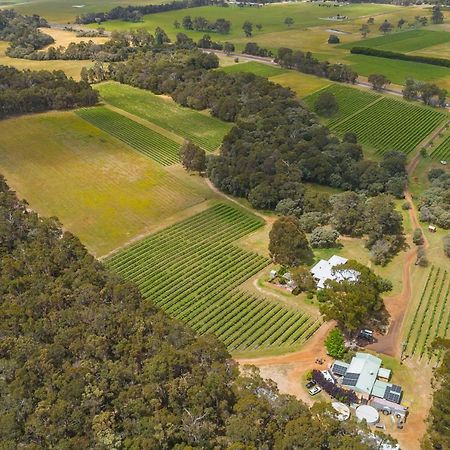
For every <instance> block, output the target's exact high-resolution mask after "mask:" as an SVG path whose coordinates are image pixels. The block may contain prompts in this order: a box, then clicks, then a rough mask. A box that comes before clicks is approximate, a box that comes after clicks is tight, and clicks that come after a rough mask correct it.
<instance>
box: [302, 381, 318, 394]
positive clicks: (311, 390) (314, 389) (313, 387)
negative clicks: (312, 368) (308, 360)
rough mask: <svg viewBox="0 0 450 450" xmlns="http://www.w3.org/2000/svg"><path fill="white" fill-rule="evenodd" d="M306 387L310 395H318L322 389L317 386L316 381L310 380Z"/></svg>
mask: <svg viewBox="0 0 450 450" xmlns="http://www.w3.org/2000/svg"><path fill="white" fill-rule="evenodd" d="M306 389H308V392H309V394H310V395H316V394H318V393H319V392H320V391H321V390H322V388H321V387H320V386H317V383H316V382H315V381H309V382H308V383H306Z"/></svg>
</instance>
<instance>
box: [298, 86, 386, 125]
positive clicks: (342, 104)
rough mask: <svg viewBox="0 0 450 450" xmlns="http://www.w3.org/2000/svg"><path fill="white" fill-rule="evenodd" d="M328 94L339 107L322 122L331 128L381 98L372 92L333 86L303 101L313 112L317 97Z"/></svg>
mask: <svg viewBox="0 0 450 450" xmlns="http://www.w3.org/2000/svg"><path fill="white" fill-rule="evenodd" d="M324 92H328V93H330V94H333V95H334V97H335V98H336V101H337V103H338V105H339V111H338V112H337V113H336V114H335V115H333V116H332V117H330V118H327V119H324V122H325V123H326V124H327V125H329V126H330V127H332V126H333V125H336V124H337V123H339V122H341V121H342V120H344V119H346V118H347V117H349V116H351V115H352V114H355V113H357V112H358V111H360V110H361V109H363V108H366V107H367V106H369V105H370V104H371V103H373V102H375V101H376V100H378V99H380V98H381V95H379V94H376V93H375V92H372V91H367V90H365V91H362V90H359V89H354V88H351V87H347V86H343V85H338V84H333V85H331V86H329V87H327V88H325V89H322V90H320V91H318V92H315V93H314V94H312V95H310V96H308V97H306V98H305V99H304V101H305V103H306V105H307V106H308V107H309V109H310V110H311V111H314V104H315V102H316V101H317V99H318V97H319V96H320V95H321V94H322V93H324Z"/></svg>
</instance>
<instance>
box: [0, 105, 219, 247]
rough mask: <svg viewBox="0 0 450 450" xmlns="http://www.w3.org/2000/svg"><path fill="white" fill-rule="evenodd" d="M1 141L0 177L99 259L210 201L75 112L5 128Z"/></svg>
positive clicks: (197, 187) (195, 184) (196, 184)
mask: <svg viewBox="0 0 450 450" xmlns="http://www.w3.org/2000/svg"><path fill="white" fill-rule="evenodd" d="M0 135H1V136H2V137H1V139H0V173H2V174H3V175H4V176H5V177H6V179H7V181H8V183H9V184H10V185H11V187H12V188H13V189H15V190H16V191H17V192H18V194H19V197H20V198H26V199H27V200H28V202H29V203H30V205H31V207H32V208H33V209H35V210H36V211H37V212H39V213H40V214H42V215H44V216H57V217H58V218H59V219H60V220H61V222H62V224H63V226H64V228H65V229H68V230H70V231H71V232H73V233H74V234H76V235H77V236H78V237H79V238H80V239H81V241H82V242H83V243H84V244H85V245H86V246H87V247H88V248H89V250H90V251H91V252H93V253H94V254H95V255H96V256H102V255H105V254H106V253H108V252H110V251H111V250H113V249H115V248H117V247H119V246H121V245H123V244H125V243H126V242H127V241H129V240H130V239H131V238H133V237H135V236H136V235H138V234H141V233H144V232H149V231H150V230H154V229H155V227H157V226H159V225H160V224H161V222H164V221H165V220H166V219H167V218H170V217H171V216H173V215H174V214H179V212H180V211H183V210H185V209H186V208H190V207H193V206H194V205H198V204H200V203H201V202H203V201H204V200H205V198H209V197H211V193H210V191H209V189H207V188H206V187H204V186H203V184H202V183H200V181H197V180H196V179H194V178H193V177H189V176H186V175H184V174H181V175H180V176H178V175H177V174H176V173H174V174H172V173H169V172H167V171H166V170H165V169H163V168H162V167H161V166H160V165H159V164H156V163H154V162H153V161H152V160H151V159H149V158H147V157H145V156H143V155H141V154H140V153H138V152H136V151H134V150H132V149H131V148H129V147H128V146H126V145H124V144H122V143H121V142H119V141H117V140H116V139H115V138H113V137H111V136H110V135H108V134H107V133H105V132H103V131H101V130H100V129H98V128H96V127H94V126H92V125H91V124H89V123H88V122H86V121H84V120H82V119H81V118H79V117H78V116H77V115H76V114H74V113H72V112H52V113H47V114H38V115H29V116H24V117H21V118H16V119H9V120H3V121H1V122H0ZM171 172H172V171H171Z"/></svg>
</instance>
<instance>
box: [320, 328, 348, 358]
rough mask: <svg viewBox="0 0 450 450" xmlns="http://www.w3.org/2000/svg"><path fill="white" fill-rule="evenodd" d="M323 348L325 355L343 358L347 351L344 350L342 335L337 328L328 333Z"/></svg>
mask: <svg viewBox="0 0 450 450" xmlns="http://www.w3.org/2000/svg"><path fill="white" fill-rule="evenodd" d="M325 347H326V349H327V353H328V354H329V355H330V356H332V357H333V358H337V359H341V358H342V357H343V356H344V354H345V352H346V351H347V349H346V348H345V339H344V335H343V334H342V333H341V330H339V328H335V329H334V330H331V331H330V334H329V335H328V337H327V338H326V340H325Z"/></svg>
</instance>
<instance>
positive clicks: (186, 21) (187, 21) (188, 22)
mask: <svg viewBox="0 0 450 450" xmlns="http://www.w3.org/2000/svg"><path fill="white" fill-rule="evenodd" d="M182 25H183V28H184V29H185V30H192V29H193V28H194V26H193V24H192V19H191V16H184V17H183V20H182Z"/></svg>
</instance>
